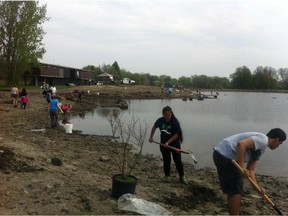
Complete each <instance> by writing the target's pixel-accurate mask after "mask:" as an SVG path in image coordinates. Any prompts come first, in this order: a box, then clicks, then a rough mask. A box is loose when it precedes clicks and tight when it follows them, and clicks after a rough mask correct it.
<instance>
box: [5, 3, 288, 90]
mask: <svg viewBox="0 0 288 216" xmlns="http://www.w3.org/2000/svg"><path fill="white" fill-rule="evenodd" d="M46 12H47V5H39V1H0V79H2V81H4V82H5V83H6V85H8V86H9V85H10V86H11V85H12V84H14V83H15V84H18V83H19V82H21V81H22V82H23V79H24V78H23V77H24V75H25V74H26V75H27V74H29V73H31V71H32V70H31V69H32V68H33V67H37V66H38V67H39V66H40V64H39V60H40V59H42V58H43V55H44V53H45V52H46V50H45V45H44V44H43V43H42V40H43V37H44V35H45V32H44V31H43V27H42V24H43V23H44V22H46V21H48V20H49V18H47V17H46ZM83 69H85V70H89V71H92V72H93V74H94V79H95V80H97V76H98V75H99V74H101V73H104V72H107V73H109V74H112V75H113V76H114V77H115V79H118V80H120V79H122V78H124V77H128V78H130V79H133V80H135V82H136V84H141V85H153V86H161V85H181V86H183V87H185V88H200V89H228V88H231V89H288V68H280V69H278V70H276V69H275V68H273V67H262V66H259V67H257V68H256V69H255V70H254V71H250V69H249V68H248V67H246V66H242V67H239V68H236V70H235V72H233V73H232V74H231V75H230V77H229V78H227V77H218V76H213V77H209V76H206V75H191V76H190V77H185V76H182V77H180V78H178V79H176V78H172V77H170V76H167V75H160V76H156V75H151V74H149V73H132V72H130V71H128V70H126V69H121V68H120V67H119V65H118V63H117V61H115V62H114V63H113V64H112V65H109V64H103V65H102V66H97V67H96V66H94V65H87V66H85V67H83ZM191 74H193V72H191ZM0 81H1V80H0Z"/></svg>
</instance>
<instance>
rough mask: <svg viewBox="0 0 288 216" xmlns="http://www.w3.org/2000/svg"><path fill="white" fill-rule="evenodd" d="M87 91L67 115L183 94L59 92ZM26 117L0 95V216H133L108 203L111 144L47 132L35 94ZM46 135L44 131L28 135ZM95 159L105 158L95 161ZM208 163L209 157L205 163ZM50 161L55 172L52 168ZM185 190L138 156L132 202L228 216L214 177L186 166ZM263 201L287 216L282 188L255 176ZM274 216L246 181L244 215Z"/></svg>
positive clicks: (285, 186) (106, 89) (102, 89)
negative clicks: (265, 198)
mask: <svg viewBox="0 0 288 216" xmlns="http://www.w3.org/2000/svg"><path fill="white" fill-rule="evenodd" d="M74 90H79V91H86V92H87V91H89V94H86V95H85V97H84V99H83V101H82V102H81V103H79V102H77V101H69V103H70V104H72V107H73V108H72V110H71V113H72V115H83V114H85V112H87V111H90V110H93V109H95V108H96V107H97V106H115V103H116V101H119V99H121V100H125V99H136V98H137V99H141V98H143V99H144V98H145V99H156V98H167V97H169V98H181V97H183V96H185V95H187V94H186V93H175V94H172V95H163V94H162V92H161V89H159V88H151V87H139V86H132V87H126V88H125V87H115V86H88V87H73V88H71V89H67V90H61V91H58V92H59V94H61V95H67V94H70V92H71V91H74ZM28 94H29V104H28V106H27V109H26V110H20V109H19V108H18V109H16V108H13V106H12V104H10V103H9V100H10V98H9V92H0V116H1V126H0V176H1V178H0V214H2V215H3V214H35V215H36V214H39V215H48V214H53V215H56V214H64V215H71V214H86V215H108V214H109V215H115V214H117V215H119V214H135V213H133V212H128V211H122V210H119V209H118V207H117V200H116V199H114V198H112V197H111V184H112V183H111V177H112V175H114V174H117V172H118V170H117V167H116V166H114V164H113V163H112V161H111V160H113V155H111V152H113V149H114V148H115V145H113V143H112V142H111V140H110V138H109V137H103V136H96V135H83V134H82V133H81V132H80V131H73V133H72V134H66V133H65V131H64V128H63V127H59V128H58V129H56V130H53V129H51V128H50V120H49V115H48V112H47V111H46V107H47V103H46V101H45V100H44V99H43V98H42V97H41V95H40V91H38V90H33V91H30V92H29V91H28ZM35 129H44V131H43V130H42V131H33V130H35ZM101 156H107V157H108V158H110V160H108V161H101V160H100V158H101ZM211 157H212V156H211ZM53 158H59V159H60V160H61V161H62V165H61V166H55V165H53V164H52V163H51V160H52V159H53ZM185 172H186V176H187V178H188V181H189V184H188V185H183V184H180V183H179V182H178V177H177V172H176V170H175V167H174V165H173V166H172V182H171V183H169V184H168V183H163V182H162V181H161V178H162V176H163V171H162V161H161V158H158V157H153V156H151V155H146V156H143V157H142V158H141V160H140V162H139V164H138V166H137V168H136V170H135V172H134V173H133V175H135V176H137V178H138V180H139V181H138V184H137V188H136V196H137V197H138V198H140V199H144V200H147V201H150V202H154V203H157V204H159V205H161V206H162V207H163V208H165V209H166V210H168V211H169V212H171V213H172V214H175V215H178V214H179V215H180V214H182V215H183V214H184V215H199V214H209V215H216V214H217V215H219V214H220V215H227V214H228V209H227V206H226V198H225V196H224V195H223V194H222V192H221V191H220V190H219V185H218V179H217V174H216V171H215V169H208V168H207V169H196V167H194V166H193V165H192V164H185ZM258 180H259V183H260V185H261V186H262V187H264V188H265V189H266V192H267V195H268V196H269V197H270V198H271V200H272V201H274V202H275V204H276V205H277V206H278V208H279V209H280V210H281V211H282V212H283V214H287V213H288V212H287V209H288V202H287V197H288V183H287V179H285V178H282V177H271V176H264V175H261V176H258ZM276 213H277V212H276V211H275V210H274V209H273V208H272V207H271V205H269V204H268V203H266V202H265V201H263V200H262V199H261V198H260V197H259V196H258V194H257V192H256V191H254V190H253V188H252V187H251V185H250V184H249V182H248V181H245V190H244V194H243V202H242V214H249V215H264V214H265V215H274V214H276Z"/></svg>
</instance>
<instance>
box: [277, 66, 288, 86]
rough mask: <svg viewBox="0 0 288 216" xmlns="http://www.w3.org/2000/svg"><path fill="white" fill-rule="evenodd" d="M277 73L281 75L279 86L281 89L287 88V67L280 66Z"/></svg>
mask: <svg viewBox="0 0 288 216" xmlns="http://www.w3.org/2000/svg"><path fill="white" fill-rule="evenodd" d="M278 74H279V75H280V77H281V84H282V85H281V87H282V88H283V89H288V68H280V69H279V70H278Z"/></svg>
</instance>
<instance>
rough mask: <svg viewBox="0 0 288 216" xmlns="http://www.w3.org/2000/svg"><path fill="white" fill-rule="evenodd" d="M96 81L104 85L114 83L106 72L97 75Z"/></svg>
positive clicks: (111, 76)
mask: <svg viewBox="0 0 288 216" xmlns="http://www.w3.org/2000/svg"><path fill="white" fill-rule="evenodd" d="M97 80H98V81H100V82H103V83H106V84H109V83H111V82H113V81H114V80H113V75H111V74H109V73H106V72H105V73H102V74H100V75H98V76H97Z"/></svg>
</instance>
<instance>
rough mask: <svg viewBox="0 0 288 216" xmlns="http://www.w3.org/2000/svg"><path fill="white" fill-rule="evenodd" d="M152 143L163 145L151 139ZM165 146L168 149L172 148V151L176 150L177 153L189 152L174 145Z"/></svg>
mask: <svg viewBox="0 0 288 216" xmlns="http://www.w3.org/2000/svg"><path fill="white" fill-rule="evenodd" d="M153 142H154V143H156V144H159V145H161V146H165V145H164V144H163V143H160V142H156V141H153ZM166 147H167V148H169V149H172V150H174V151H176V152H178V153H184V154H190V153H189V152H187V151H183V150H182V149H179V148H175V147H173V146H169V145H168V146H166Z"/></svg>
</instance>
